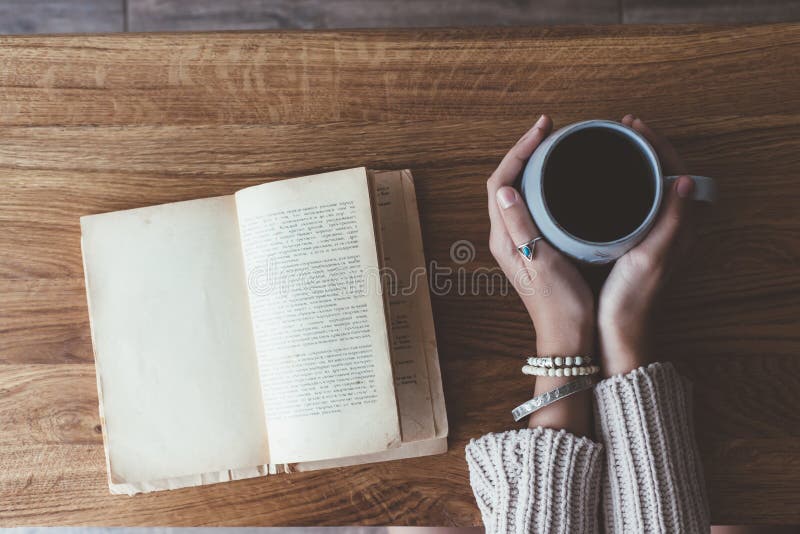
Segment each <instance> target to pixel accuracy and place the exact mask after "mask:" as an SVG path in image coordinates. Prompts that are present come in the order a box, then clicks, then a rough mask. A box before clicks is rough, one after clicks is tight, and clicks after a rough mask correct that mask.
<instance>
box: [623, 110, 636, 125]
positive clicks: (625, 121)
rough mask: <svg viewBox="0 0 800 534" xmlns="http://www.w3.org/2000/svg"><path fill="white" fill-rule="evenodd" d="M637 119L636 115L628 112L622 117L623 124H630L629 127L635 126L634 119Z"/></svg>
mask: <svg viewBox="0 0 800 534" xmlns="http://www.w3.org/2000/svg"><path fill="white" fill-rule="evenodd" d="M634 120H636V117H634V116H633V115H631V114H630V113H628V114H627V115H625V116H624V117H622V124H624V125H625V126H628V127H629V128H633V121H634Z"/></svg>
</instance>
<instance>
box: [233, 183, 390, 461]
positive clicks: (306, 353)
mask: <svg viewBox="0 0 800 534" xmlns="http://www.w3.org/2000/svg"><path fill="white" fill-rule="evenodd" d="M236 202H237V210H238V216H239V228H240V232H241V243H242V250H243V255H244V268H245V272H246V277H247V281H248V292H247V293H248V296H249V299H250V310H251V317H252V320H253V332H254V337H255V345H256V353H257V358H258V366H259V370H260V379H261V389H262V397H263V402H264V410H265V415H266V420H267V428H268V429H269V450H270V458H271V459H272V461H273V463H293V462H299V461H313V460H322V459H327V458H336V457H342V456H352V455H358V454H367V453H373V452H377V451H384V450H386V449H389V448H393V447H396V446H398V445H399V444H400V440H401V438H400V429H399V423H398V415H397V404H396V400H395V394H394V384H393V377H392V368H391V358H390V349H389V329H388V326H387V323H386V317H385V312H384V304H383V296H382V293H381V287H380V276H379V274H380V271H379V269H380V262H379V259H378V254H377V249H376V239H375V237H376V236H375V231H374V229H373V218H372V209H371V202H370V187H369V182H368V178H367V174H366V171H365V169H363V168H359V169H350V170H345V171H338V172H332V173H326V174H321V175H316V176H307V177H303V178H296V179H293V180H284V181H280V182H272V183H269V184H264V185H261V186H256V187H251V188H248V189H244V190H242V191H239V192H238V193H237V194H236Z"/></svg>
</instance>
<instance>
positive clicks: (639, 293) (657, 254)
mask: <svg viewBox="0 0 800 534" xmlns="http://www.w3.org/2000/svg"><path fill="white" fill-rule="evenodd" d="M622 123H623V124H625V125H627V126H630V127H631V128H633V129H634V130H636V131H637V132H639V133H640V134H642V135H643V136H644V137H645V138H646V139H647V140H648V141H649V142H650V144H651V145H653V148H655V150H656V152H657V153H658V157H659V159H660V160H661V162H662V164H663V166H664V171H665V172H666V174H668V175H679V174H680V175H682V174H685V173H686V167H685V165H684V163H683V160H682V159H681V158H680V156H678V153H677V152H676V151H675V148H674V147H673V146H672V144H671V143H670V142H669V141H668V140H667V139H666V138H664V137H662V136H661V135H659V134H658V133H657V132H655V131H654V130H652V129H651V128H649V127H648V126H647V125H646V124H645V123H644V122H643V121H642V120H641V119H637V118H635V117H633V116H632V115H626V116H625V117H624V118H623V119H622ZM693 191H694V182H693V181H692V179H691V178H690V177H688V176H681V177H680V178H678V179H677V180H676V181H675V182H674V183H673V184H672V186H671V187H670V188H669V190H668V191H665V193H666V195H665V199H664V204H663V206H662V208H661V213H660V214H659V217H658V219H657V221H656V224H655V226H654V227H653V229H652V230H651V231H650V233H649V234H647V237H646V238H645V239H644V240H643V241H642V242H641V243H639V244H638V245H636V246H635V247H634V248H632V249H631V250H630V251H628V252H627V253H626V254H625V255H624V256H622V257H621V258H620V259H619V260H617V263H616V264H615V265H614V267H613V268H612V269H611V272H610V274H609V275H608V278H607V279H606V281H605V283H604V284H603V287H602V289H601V291H600V299H599V303H598V317H597V323H598V334H599V340H600V359H601V369H602V373H603V375H604V376H613V375H617V374H624V373H628V372H630V371H632V370H634V369H636V368H638V367H641V366H642V365H646V364H647V363H648V362H649V360H650V354H649V347H648V346H647V340H648V339H649V336H648V326H649V319H650V315H651V311H652V308H653V305H654V303H655V301H656V298H657V297H658V294H659V292H660V290H661V288H662V287H663V286H664V284H665V283H666V281H667V279H668V278H669V276H670V274H671V273H672V272H673V270H674V269H675V267H676V265H677V264H678V263H679V261H680V260H681V259H682V258H683V257H685V256H686V255H687V253H688V251H689V248H690V247H691V244H692V241H693V239H694V228H695V225H694V216H695V212H696V210H697V208H696V207H695V205H694V204H695V202H694V201H693V200H692V192H693Z"/></svg>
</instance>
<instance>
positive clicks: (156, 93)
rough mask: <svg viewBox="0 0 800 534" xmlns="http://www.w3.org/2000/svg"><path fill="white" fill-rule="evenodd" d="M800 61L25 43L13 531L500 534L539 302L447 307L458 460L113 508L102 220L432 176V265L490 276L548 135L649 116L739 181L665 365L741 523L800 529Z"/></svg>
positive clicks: (7, 313) (319, 37)
mask: <svg viewBox="0 0 800 534" xmlns="http://www.w3.org/2000/svg"><path fill="white" fill-rule="evenodd" d="M798 57H800V25H792V24H784V25H771V26H753V27H678V26H672V27H641V26H638V27H621V26H617V27H607V28H587V27H583V28H578V27H573V28H560V29H559V28H551V29H523V28H516V29H473V30H427V31H423V30H418V31H370V32H323V33H310V32H297V33H285V32H284V33H233V34H183V35H158V34H150V35H116V36H95V37H85V36H84V37H80V36H76V37H16V38H14V37H8V38H0V229H1V230H2V231H1V232H0V332H1V333H2V336H0V524H2V525H15V524H47V525H54V524H65V525H66V524H71V525H74V524H82V523H89V524H106V525H166V524H170V525H223V524H224V525H256V524H265V525H267V524H272V525H303V524H306V525H307V524H435V525H470V524H478V523H479V521H480V517H479V513H478V510H477V508H476V506H475V504H474V501H473V498H472V495H471V492H470V489H469V485H468V476H467V467H466V464H465V462H464V453H463V448H464V445H465V444H466V443H467V441H468V440H469V438H471V437H476V436H478V435H480V434H481V433H484V432H488V431H500V430H504V429H509V428H513V427H515V425H514V424H513V423H512V422H511V421H510V416H509V410H510V409H511V408H512V407H513V405H514V404H515V403H516V402H517V401H519V400H521V399H523V398H525V397H526V395H527V394H528V393H529V392H530V389H531V388H530V382H529V381H528V380H524V379H523V378H522V377H521V375H520V374H519V370H518V367H519V362H518V357H519V354H520V353H523V352H525V351H526V350H528V349H529V348H530V347H531V346H532V345H533V343H532V341H531V338H532V332H531V328H530V326H529V320H528V318H527V317H526V315H525V313H524V311H523V308H522V306H521V304H520V302H519V301H518V300H517V298H515V297H514V296H513V295H508V296H503V295H501V294H500V291H499V289H498V288H494V290H493V291H491V290H489V288H487V287H483V286H482V287H481V288H480V290H479V291H478V292H477V293H478V294H472V292H471V291H470V290H469V288H467V291H466V292H463V293H465V294H463V295H459V294H457V293H456V292H451V293H450V294H447V295H435V296H434V297H433V304H434V314H435V319H436V327H437V334H438V341H439V345H440V353H441V362H442V369H443V375H444V385H445V393H446V397H447V403H448V412H449V418H450V428H451V440H450V451H449V453H448V454H447V455H445V456H439V457H429V458H420V459H412V460H407V461H401V462H389V463H383V464H379V465H371V466H359V467H353V468H345V469H338V470H333V471H323V472H315V473H300V474H294V475H291V476H275V477H269V478H266V479H254V480H245V481H238V482H232V483H225V484H218V485H213V486H206V487H199V488H190V489H184V490H178V491H171V492H162V493H155V494H148V495H141V496H137V497H134V498H128V497H124V496H118V497H112V496H111V495H109V493H108V489H107V487H106V480H105V464H104V457H103V449H102V444H101V435H100V427H99V418H98V413H97V394H96V390H95V378H94V366H93V363H92V350H91V345H90V337H89V325H88V317H87V312H86V302H85V296H84V285H83V272H82V267H81V256H80V245H79V233H80V232H79V225H78V218H79V217H80V216H81V215H84V214H90V213H98V212H105V211H110V210H119V209H125V208H133V207H138V206H144V205H149V204H156V203H162V202H169V201H177V200H185V199H193V198H200V197H206V196H211V195H221V194H228V193H232V192H234V191H236V190H237V189H239V188H241V187H245V186H248V185H253V184H257V183H261V182H264V181H266V180H268V179H272V178H281V177H289V176H297V175H304V174H310V173H315V172H320V171H325V170H332V169H338V168H346V167H350V166H355V165H361V164H366V165H369V166H372V167H376V168H405V167H408V168H411V169H412V170H413V172H414V176H415V178H416V180H417V193H418V197H419V206H420V211H421V220H422V226H423V234H424V242H425V251H426V256H427V259H428V260H429V261H435V262H437V264H438V265H439V267H451V268H453V269H456V270H457V269H459V268H461V269H464V270H465V271H466V272H467V273H469V272H472V271H474V270H475V269H477V268H479V267H492V266H493V262H492V259H491V256H490V254H489V251H488V247H487V236H488V221H487V218H486V216H485V209H486V196H485V186H484V180H485V178H486V177H487V176H488V175H489V173H490V172H491V171H492V169H493V168H494V166H495V165H496V164H497V162H498V160H499V159H500V158H501V156H502V155H503V154H504V153H505V151H506V150H507V148H508V147H509V146H511V145H512V144H513V143H514V141H515V140H516V139H517V137H518V136H519V135H520V134H521V133H522V132H523V131H524V130H525V129H526V128H527V127H528V126H529V125H530V124H531V123H532V122H533V121H534V120H535V119H536V117H538V115H539V114H540V113H542V112H548V113H550V114H551V115H552V116H553V118H554V120H555V122H556V123H557V124H565V123H568V122H572V121H576V120H580V119H586V118H619V117H621V116H622V115H623V114H625V113H627V112H633V113H636V114H639V115H640V116H642V117H644V118H645V119H646V120H648V121H650V122H652V124H653V125H655V126H656V127H658V128H660V129H662V130H663V131H664V132H665V133H666V134H668V135H669V136H670V137H671V138H672V139H673V140H674V141H675V143H676V145H677V146H678V147H679V149H680V150H681V151H682V152H683V154H684V155H685V157H686V159H687V160H688V162H689V163H690V168H691V170H692V171H693V172H695V173H697V174H705V175H710V176H714V177H716V178H717V179H718V180H719V184H720V187H721V193H722V195H721V201H720V203H719V205H718V206H716V207H715V208H714V210H713V213H712V215H711V216H710V218H709V220H708V221H706V224H705V225H704V226H703V228H702V230H701V235H700V245H699V247H698V251H697V253H696V255H695V256H694V257H693V258H692V261H691V267H690V268H689V269H688V270H687V271H686V272H685V273H683V274H681V275H680V276H679V277H678V278H677V279H676V280H675V281H674V283H673V284H672V286H671V288H670V290H669V291H668V292H667V295H666V298H665V305H664V307H663V310H662V311H661V319H662V320H661V321H660V322H659V325H658V327H657V331H656V334H657V336H658V340H659V344H658V352H659V356H660V357H662V358H664V359H668V360H672V361H674V362H675V363H676V365H678V366H679V368H680V369H681V370H682V371H683V372H685V373H686V374H687V375H689V376H690V377H691V378H692V379H693V380H694V382H695V397H696V401H697V403H696V421H697V430H698V436H699V441H700V446H701V449H702V454H703V459H704V461H705V467H706V472H707V473H706V476H707V480H708V487H709V492H710V495H711V506H712V516H713V520H714V522H716V523H723V524H744V523H800V410H798V409H797V406H798V405H800V269H798V266H799V263H798V260H800V210H798V209H797V206H798V204H800V182H798V180H797V176H798V170H800V135H798V134H799V133H800V91H798V89H797V86H798V80H800V63H799V62H798ZM121 238H123V239H124V236H121ZM460 239H466V240H469V241H471V242H472V243H474V245H475V249H476V253H475V257H474V258H473V259H472V261H469V262H467V263H465V264H458V263H455V262H454V261H453V260H452V259H451V257H450V247H451V245H452V244H453V243H454V242H455V241H457V240H460ZM453 279H454V280H455V279H456V274H455V273H454V274H453ZM554 298H557V296H555V297H554Z"/></svg>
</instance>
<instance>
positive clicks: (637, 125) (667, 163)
mask: <svg viewBox="0 0 800 534" xmlns="http://www.w3.org/2000/svg"><path fill="white" fill-rule="evenodd" d="M623 121H624V119H623ZM629 126H630V127H631V128H633V129H634V130H636V131H637V132H639V133H640V134H642V135H643V136H644V137H645V139H647V141H648V142H649V143H650V144H651V145H653V148H654V149H655V150H656V153H658V157H659V159H660V160H661V162H662V163H663V164H664V170H665V171H666V172H667V174H683V173H685V172H686V166H685V165H684V163H683V159H682V158H681V157H680V156H679V155H678V151H677V150H675V147H674V146H672V143H670V142H669V140H668V139H667V138H666V137H664V136H663V135H661V134H660V133H658V132H657V131H655V130H653V129H652V128H650V127H649V126H648V125H647V124H645V122H644V121H643V120H642V119H640V118H634V119H633V121H631V123H630V124H629Z"/></svg>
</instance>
